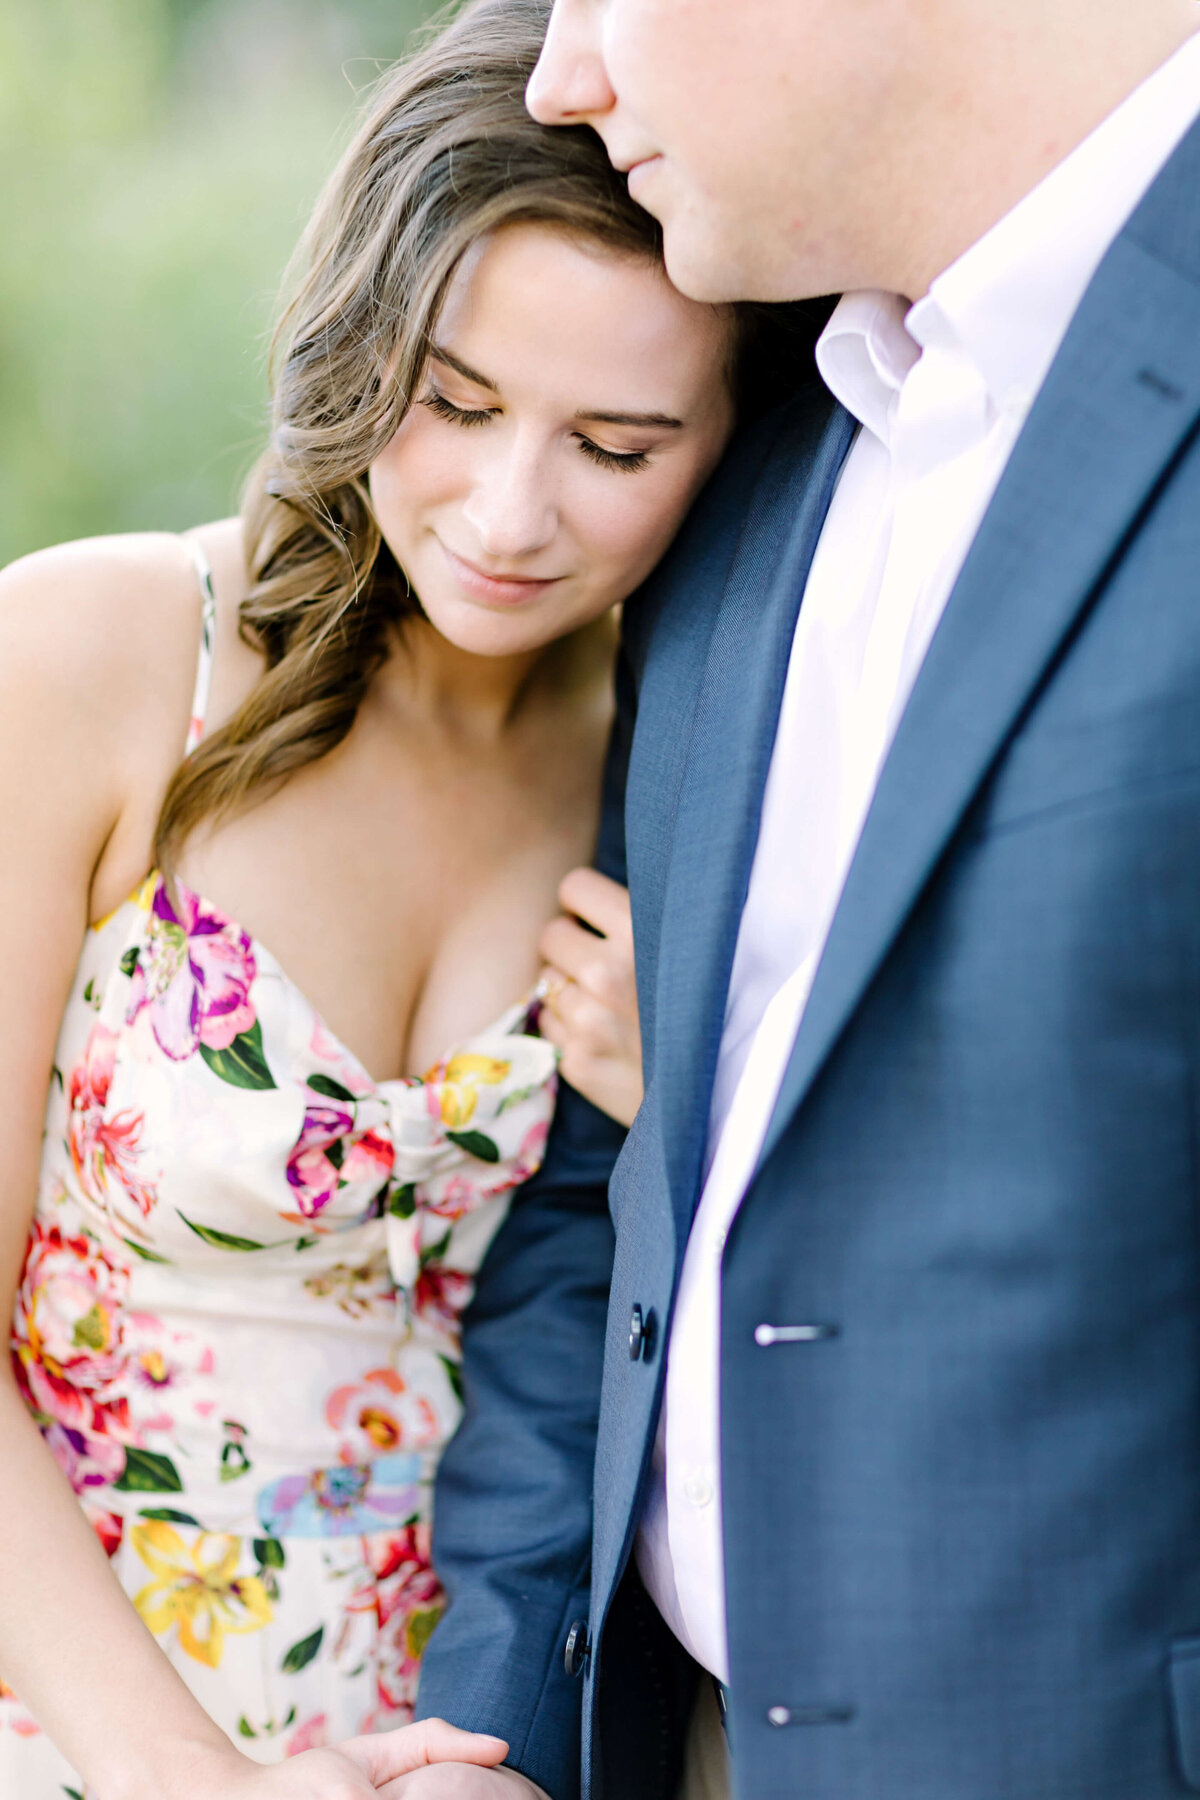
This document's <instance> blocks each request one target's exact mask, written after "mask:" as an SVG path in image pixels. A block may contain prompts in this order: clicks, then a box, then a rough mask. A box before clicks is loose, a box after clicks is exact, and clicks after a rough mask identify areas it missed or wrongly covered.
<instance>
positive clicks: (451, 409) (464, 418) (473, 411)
mask: <svg viewBox="0 0 1200 1800" xmlns="http://www.w3.org/2000/svg"><path fill="white" fill-rule="evenodd" d="M421 404H422V405H423V406H427V407H428V408H429V410H430V412H431V413H436V414H437V416H438V418H439V419H449V421H450V423H451V424H452V425H486V424H487V422H488V420H489V419H492V418H495V416H496V415H495V408H493V407H486V406H455V405H454V403H453V401H451V400H447V398H446V396H445V394H439V393H438V391H437V389H436V388H430V390H429V392H428V393H427V394H426V395H425V397H424V399H423V400H422V402H421Z"/></svg>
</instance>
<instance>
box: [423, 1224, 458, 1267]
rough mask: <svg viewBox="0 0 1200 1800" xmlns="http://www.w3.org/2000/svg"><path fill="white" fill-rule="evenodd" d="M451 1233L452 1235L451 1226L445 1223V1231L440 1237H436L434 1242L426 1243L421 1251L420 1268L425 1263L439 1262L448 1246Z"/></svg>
mask: <svg viewBox="0 0 1200 1800" xmlns="http://www.w3.org/2000/svg"><path fill="white" fill-rule="evenodd" d="M453 1235H454V1233H453V1228H452V1227H451V1226H449V1225H447V1227H446V1229H445V1231H444V1232H443V1233H442V1235H441V1237H440V1238H439V1239H438V1241H437V1243H436V1244H426V1246H425V1248H424V1249H423V1250H422V1252H421V1267H422V1268H425V1266H426V1264H427V1263H431V1262H441V1260H442V1258H443V1257H444V1256H445V1254H446V1252H447V1250H448V1249H449V1248H450V1239H451V1237H452V1236H453Z"/></svg>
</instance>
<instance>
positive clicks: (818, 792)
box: [637, 34, 1200, 1679]
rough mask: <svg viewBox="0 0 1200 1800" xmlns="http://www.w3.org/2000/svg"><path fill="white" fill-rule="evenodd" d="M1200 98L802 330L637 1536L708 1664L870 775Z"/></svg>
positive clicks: (1145, 105)
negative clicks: (790, 577)
mask: <svg viewBox="0 0 1200 1800" xmlns="http://www.w3.org/2000/svg"><path fill="white" fill-rule="evenodd" d="M1197 116H1200V34H1198V35H1197V36H1196V37H1194V38H1192V39H1191V40H1190V41H1189V42H1188V43H1187V44H1186V45H1185V46H1184V47H1183V48H1182V49H1181V50H1179V51H1178V52H1177V53H1176V54H1175V55H1174V56H1173V57H1172V58H1171V60H1170V61H1169V62H1167V63H1166V64H1164V65H1163V67H1162V68H1160V69H1159V70H1158V71H1157V72H1156V73H1155V74H1154V75H1153V76H1152V77H1151V78H1150V79H1149V80H1148V81H1147V82H1145V83H1144V84H1143V85H1142V86H1141V87H1140V88H1138V89H1137V90H1136V91H1135V92H1134V93H1133V94H1132V95H1131V96H1130V97H1129V98H1128V99H1127V100H1126V101H1125V102H1124V103H1123V104H1122V105H1121V106H1120V107H1119V108H1118V109H1117V111H1116V112H1114V113H1113V114H1111V115H1110V116H1109V118H1108V119H1106V120H1105V122H1104V123H1103V124H1102V125H1101V126H1100V127H1099V128H1098V129H1097V130H1096V131H1095V132H1093V133H1092V135H1091V136H1090V137H1089V138H1087V139H1086V140H1085V141H1084V142H1083V143H1082V144H1081V145H1080V146H1079V147H1078V148H1077V149H1076V150H1075V151H1073V152H1072V154H1071V155H1070V156H1068V157H1067V158H1066V160H1065V161H1064V162H1062V163H1060V164H1059V166H1058V167H1057V168H1056V169H1055V170H1054V171H1053V172H1052V173H1051V174H1050V175H1049V176H1047V177H1046V179H1045V180H1044V181H1043V182H1042V183H1041V184H1040V185H1039V186H1038V187H1037V188H1035V189H1034V190H1033V191H1032V192H1031V193H1030V194H1028V195H1027V196H1026V197H1025V199H1024V200H1022V201H1021V202H1020V203H1019V205H1017V206H1016V207H1015V208H1014V209H1013V211H1012V212H1010V213H1009V214H1008V215H1007V216H1006V217H1005V218H1003V219H1002V220H1001V221H1000V223H999V224H998V225H996V226H995V227H994V228H993V229H992V230H991V231H990V232H988V234H987V235H986V236H985V237H984V238H982V239H980V241H979V242H978V243H977V244H975V245H974V246H973V248H972V249H970V250H969V251H967V253H966V255H964V256H963V257H962V258H960V260H959V261H958V262H956V263H955V264H953V265H952V267H951V268H949V269H947V270H946V272H945V274H943V275H941V276H939V278H938V279H937V280H936V281H935V282H934V283H933V285H932V287H931V289H930V291H929V294H928V295H927V296H926V298H925V299H923V300H921V301H919V302H918V303H917V305H915V306H913V307H912V308H911V309H906V305H905V303H904V302H903V301H902V300H900V299H899V298H897V297H896V296H895V295H892V294H881V293H857V294H848V295H847V296H846V297H845V298H844V299H843V300H842V301H841V303H840V305H839V306H838V308H837V310H836V311H835V313H834V315H833V317H832V319H831V320H830V322H829V325H828V327H827V328H826V331H825V333H824V335H823V336H822V338H821V342H820V344H819V346H818V350H817V361H818V364H819V367H820V371H821V374H822V376H823V378H824V380H825V382H826V384H827V386H828V387H829V388H830V389H831V390H832V392H833V393H834V395H835V396H836V397H837V398H838V399H839V400H840V401H841V402H842V404H843V405H844V406H846V407H847V408H848V409H849V411H850V412H851V413H853V415H854V416H855V418H857V419H858V421H859V423H860V430H859V432H858V435H857V437H856V438H855V441H854V445H853V447H852V449H851V452H850V455H849V457H848V458H847V461H846V464H845V467H844V469H843V471H842V475H841V479H840V481H839V483H838V486H837V490H836V492H835V494H834V499H833V504H832V506H831V508H830V511H829V516H828V519H827V520H826V523H825V527H824V530H823V532H822V534H821V538H820V542H819V544H818V546H817V552H816V556H815V558H814V560H813V564H812V569H811V571H810V574H809V578H808V585H807V587H806V589H805V593H804V602H803V605H802V607H801V609H800V615H799V620H798V623H797V626H796V633H795V638H794V640H793V645H792V651H791V659H790V662H789V666H788V674H787V682H786V686H785V689H784V696H783V704H782V708H781V711H780V716H779V725H778V729H777V734H776V738H775V747H774V750H773V753H772V759H771V766H770V772H769V775H768V778H767V786H766V793H765V797H764V803H763V813H762V822H761V826H760V830H759V837H758V845H757V849H756V852H755V858H754V865H753V871H752V874H751V879H750V887H749V892H748V895H747V899H746V906H745V910H744V911H743V914H742V919H741V926H740V930H739V935H738V941H737V950H736V953H735V956H734V962H733V971H732V975H731V977H730V984H729V994H728V999H727V1002H726V1009H725V1024H724V1032H723V1035H722V1039H721V1048H720V1055H719V1059H718V1065H717V1072H716V1080H715V1084H714V1088H713V1096H712V1108H711V1113H710V1119H709V1134H708V1156H707V1173H706V1179H705V1185H704V1190H703V1193H702V1195H701V1199H700V1205H699V1208H698V1210H697V1213H696V1217H695V1221H694V1223H693V1226H692V1232H691V1236H690V1238H689V1240H688V1246H687V1251H686V1255H685V1258H684V1264H683V1272H682V1276H681V1280H680V1288H679V1295H678V1299H677V1302H676V1307H675V1315H674V1320H673V1323H672V1328H671V1337H670V1344H669V1351H668V1366H667V1381H666V1396H665V1402H664V1408H663V1415H662V1422H661V1424H660V1427H659V1434H658V1440H657V1443H656V1446H655V1467H654V1481H653V1484H652V1488H651V1492H650V1497H649V1500H648V1503H647V1507H646V1511H645V1514H644V1516H643V1519H642V1525H641V1531H640V1534H639V1539H638V1546H637V1559H638V1567H639V1569H640V1571H641V1574H642V1578H643V1580H644V1581H645V1583H646V1586H647V1588H648V1589H649V1591H650V1593H651V1595H652V1596H653V1598H654V1600H655V1602H656V1603H657V1605H658V1607H659V1609H660V1611H661V1612H662V1614H663V1616H664V1617H665V1618H666V1620H667V1622H668V1624H669V1625H670V1626H671V1628H672V1630H673V1631H674V1632H675V1634H676V1636H677V1637H679V1639H680V1640H681V1641H682V1643H683V1644H684V1645H685V1646H686V1647H687V1649H688V1650H689V1651H690V1652H691V1653H692V1655H693V1656H694V1657H695V1658H696V1659H697V1661H698V1662H700V1663H701V1664H703V1665H704V1667H706V1668H708V1669H710V1670H711V1671H712V1672H713V1673H714V1674H716V1675H718V1676H720V1677H721V1678H722V1679H728V1665H727V1651H726V1637H725V1588H724V1569H723V1551H722V1536H721V1495H720V1450H719V1432H720V1426H719V1411H718V1406H719V1401H718V1351H719V1332H720V1299H721V1293H720V1268H721V1255H722V1251H723V1249H724V1246H725V1238H726V1234H727V1232H728V1230H729V1227H730V1225H731V1223H732V1221H733V1218H734V1215H735V1214H736V1212H737V1209H738V1207H739V1206H740V1204H741V1201H742V1197H743V1195H744V1194H745V1191H746V1189H747V1187H748V1185H749V1183H750V1180H751V1178H752V1176H753V1174H754V1169H755V1165H756V1163H757V1160H758V1156H759V1152H760V1149H761V1146H762V1143H763V1139H764V1137H765V1135H766V1131H767V1126H768V1124H769V1122H770V1117H771V1113H772V1111H773V1109H774V1105H775V1100H776V1097H777V1095H778V1092H779V1088H780V1084H781V1082H782V1080H783V1075H784V1071H785V1069H786V1066H787V1062H788V1058H789V1055H790V1053H791V1048H792V1044H793V1042H794V1040H795V1036H796V1032H797V1029H798V1027H799V1023H800V1019H801V1017H802V1015H803V1012H804V1007H805V1004H806V1002H807V999H808V995H809V991H810V989H811V987H812V981H813V976H814V974H815V972H816V968H817V963H818V961H819V959H820V956H821V952H822V950H823V948H824V945H825V940H826V937H827V936H828V932H829V927H830V924H831V923H832V920H833V915H834V912H835V910H836V907H837V903H838V899H839V896H840V894H841V891H842V887H843V884H844V882H845V879H846V874H847V872H848V870H849V867H850V863H851V860H852V858H853V856H854V852H855V849H856V847H857V844H858V840H859V836H860V834H861V831H862V827H863V823H864V821H865V819H866V815H867V812H868V809H869V808H870V805H871V801H872V798H873V796H874V793H875V788H876V784H877V782H878V779H879V773H880V770H881V768H882V766H883V762H884V759H885V758H886V756H887V753H888V749H889V747H890V745H891V742H892V738H893V736H894V734H895V731H896V726H897V724H898V723H899V720H900V717H901V715H902V713H903V711H904V708H905V706H906V704H907V702H908V697H909V694H910V693H911V691H912V687H913V683H914V682H915V680H916V678H917V675H918V673H919V671H920V668H921V664H922V662H923V661H924V659H925V654H926V651H927V650H928V648H929V644H930V641H931V640H932V638H933V634H934V632H935V631H936V629H937V626H938V622H939V620H940V619H941V616H942V612H943V610H944V608H945V605H946V602H947V600H948V599H949V597H950V593H951V590H952V589H953V587H954V584H955V582H956V580H957V578H958V575H959V572H960V570H961V569H962V566H963V563H964V561H965V559H966V555H967V552H968V550H969V549H970V546H971V542H972V540H973V539H974V536H975V534H976V531H977V530H978V528H979V524H980V522H981V520H982V518H983V515H984V513H985V511H986V510H987V506H988V503H989V501H990V500H991V497H992V495H993V493H994V491H995V488H996V485H997V483H998V481H999V479H1000V477H1001V475H1002V474H1003V472H1004V468H1005V465H1006V463H1007V461H1008V458H1009V456H1010V454H1011V452H1012V449H1013V446H1014V444H1015V443H1016V440H1017V437H1018V435H1019V434H1020V431H1021V428H1022V425H1023V423H1024V420H1025V417H1026V414H1027V413H1028V411H1029V408H1030V406H1031V405H1032V403H1033V401H1034V399H1035V397H1036V395H1037V392H1038V390H1039V388H1040V387H1041V385H1042V383H1043V381H1044V380H1045V377H1046V375H1047V373H1048V372H1049V369H1050V365H1051V363H1052V362H1053V360H1054V357H1055V354H1056V353H1057V351H1058V348H1059V345H1060V344H1061V342H1062V339H1063V337H1064V336H1065V334H1066V331H1067V327H1068V326H1069V324H1070V322H1071V318H1072V316H1073V315H1074V313H1075V310H1076V308H1077V307H1078V305H1079V302H1080V300H1081V299H1082V298H1083V295H1084V292H1085V291H1086V289H1087V287H1088V285H1089V283H1090V282H1091V279H1092V277H1093V275H1094V274H1095V272H1096V270H1097V268H1098V267H1099V264H1100V262H1101V261H1102V259H1103V257H1104V254H1105V252H1106V251H1107V249H1108V248H1109V246H1110V244H1111V243H1112V241H1113V239H1114V238H1115V237H1116V236H1117V234H1118V232H1119V231H1120V230H1121V228H1122V226H1123V225H1124V224H1125V222H1126V221H1127V219H1128V218H1129V216H1130V214H1131V213H1132V212H1133V210H1134V208H1135V207H1136V205H1137V203H1138V201H1139V200H1140V199H1141V197H1142V196H1143V194H1144V193H1145V191H1146V189H1147V188H1148V187H1149V186H1150V184H1151V182H1152V181H1153V179H1154V177H1155V176H1156V175H1157V174H1158V172H1159V170H1160V169H1161V168H1162V166H1163V164H1164V163H1165V162H1166V161H1167V159H1168V157H1169V156H1170V154H1171V152H1172V151H1173V150H1174V149H1175V147H1176V145H1177V144H1178V143H1179V141H1180V140H1181V139H1182V138H1183V136H1184V135H1185V133H1186V131H1187V130H1188V128H1189V126H1190V125H1191V124H1192V123H1193V122H1194V120H1195V119H1196V118H1197ZM798 1554H800V1555H803V1554H804V1548H803V1546H799V1547H798Z"/></svg>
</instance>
